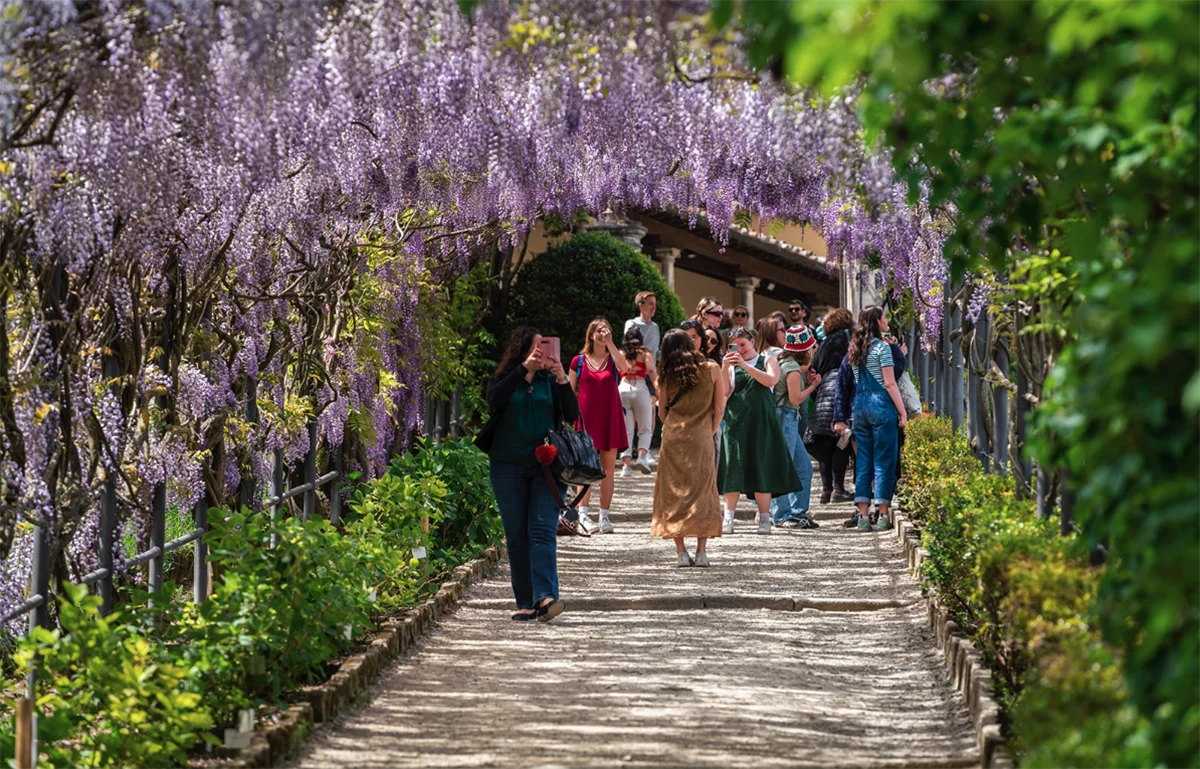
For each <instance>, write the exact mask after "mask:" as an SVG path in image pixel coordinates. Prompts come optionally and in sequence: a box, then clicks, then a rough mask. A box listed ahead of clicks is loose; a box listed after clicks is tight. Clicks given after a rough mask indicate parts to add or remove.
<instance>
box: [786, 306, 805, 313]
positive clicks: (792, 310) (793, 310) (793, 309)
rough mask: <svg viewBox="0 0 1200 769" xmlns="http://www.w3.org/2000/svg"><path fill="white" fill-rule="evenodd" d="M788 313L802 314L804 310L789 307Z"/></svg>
mask: <svg viewBox="0 0 1200 769" xmlns="http://www.w3.org/2000/svg"><path fill="white" fill-rule="evenodd" d="M788 312H792V313H796V312H804V308H803V307H789V308H788Z"/></svg>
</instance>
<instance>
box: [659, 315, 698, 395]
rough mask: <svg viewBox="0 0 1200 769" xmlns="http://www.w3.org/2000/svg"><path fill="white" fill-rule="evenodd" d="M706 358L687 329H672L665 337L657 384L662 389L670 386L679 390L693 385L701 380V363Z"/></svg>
mask: <svg viewBox="0 0 1200 769" xmlns="http://www.w3.org/2000/svg"><path fill="white" fill-rule="evenodd" d="M704 360H705V358H704V355H703V354H702V353H699V352H696V348H695V347H693V346H692V340H691V338H690V337H689V336H688V335H687V332H686V331H680V330H679V329H677V328H673V329H671V330H670V331H668V332H667V335H666V336H664V337H663V341H662V353H661V355H660V362H659V365H658V381H657V383H656V386H657V387H658V389H659V390H660V391H662V390H665V389H666V388H667V387H668V386H670V387H672V388H675V389H676V390H677V391H678V390H681V389H683V388H685V387H691V386H692V385H694V384H696V382H699V381H700V364H702V363H704Z"/></svg>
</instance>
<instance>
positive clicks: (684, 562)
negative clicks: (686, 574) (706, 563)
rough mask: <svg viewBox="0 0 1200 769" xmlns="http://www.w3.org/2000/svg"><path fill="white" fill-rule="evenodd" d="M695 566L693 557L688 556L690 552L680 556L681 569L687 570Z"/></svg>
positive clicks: (684, 552)
mask: <svg viewBox="0 0 1200 769" xmlns="http://www.w3.org/2000/svg"><path fill="white" fill-rule="evenodd" d="M695 565H696V562H695V561H693V560H692V556H690V555H688V551H686V550H684V551H683V552H682V553H680V554H679V567H680V568H686V567H688V566H695Z"/></svg>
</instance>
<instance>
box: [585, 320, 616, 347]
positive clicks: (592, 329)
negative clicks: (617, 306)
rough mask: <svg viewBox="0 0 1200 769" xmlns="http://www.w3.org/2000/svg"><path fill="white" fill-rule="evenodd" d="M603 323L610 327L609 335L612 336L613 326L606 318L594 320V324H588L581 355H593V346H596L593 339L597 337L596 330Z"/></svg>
mask: <svg viewBox="0 0 1200 769" xmlns="http://www.w3.org/2000/svg"><path fill="white" fill-rule="evenodd" d="M601 323H603V324H604V325H606V326H608V333H609V334H612V324H611V323H609V322H608V320H606V319H605V318H593V319H592V322H591V323H589V324H588V330H587V336H585V337H584V338H583V349H582V350H580V351H579V354H580V355H591V354H592V345H593V344H594V342H593V341H592V337H593V336H595V335H596V329H597V328H599V327H600V324H601Z"/></svg>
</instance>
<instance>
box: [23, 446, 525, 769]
mask: <svg viewBox="0 0 1200 769" xmlns="http://www.w3.org/2000/svg"><path fill="white" fill-rule="evenodd" d="M494 511H495V501H494V499H493V497H492V491H491V486H490V483H489V481H488V474H487V460H486V458H484V457H483V455H482V454H481V453H480V452H479V450H478V449H476V448H475V447H474V446H473V445H472V444H471V442H470V441H469V440H467V439H460V440H454V441H448V442H446V443H443V444H440V445H433V444H429V443H426V444H424V445H423V446H422V451H421V452H420V453H419V454H417V455H410V456H406V457H403V458H400V459H398V460H396V461H395V462H393V464H392V467H391V468H390V470H389V472H388V473H387V474H386V475H384V476H383V477H381V478H380V479H378V480H376V481H373V482H371V483H368V484H365V485H364V486H363V487H362V488H360V489H359V490H358V491H357V493H356V494H355V497H354V500H353V502H352V503H351V506H350V511H349V514H348V522H347V524H346V527H345V531H344V532H341V533H339V532H338V531H337V530H336V529H335V528H334V527H333V526H331V525H330V524H329V522H328V521H325V520H311V521H308V522H304V521H301V520H299V519H296V518H284V519H281V520H278V521H271V519H270V517H269V516H267V515H264V514H250V513H248V512H246V511H243V512H239V513H233V514H230V515H228V516H226V515H225V514H224V513H222V512H220V511H218V510H215V509H214V510H212V511H211V512H210V519H209V520H210V522H211V526H212V530H211V531H210V532H209V534H208V535H207V536H206V538H205V540H206V542H207V543H208V545H209V548H210V560H211V562H212V563H213V564H214V566H215V567H216V571H217V572H218V573H219V574H220V577H219V579H217V580H216V581H215V584H214V588H213V593H212V595H211V596H210V598H209V599H208V600H207V601H204V602H203V603H201V604H192V603H190V602H186V601H179V600H174V585H173V584H171V583H169V582H168V583H167V584H166V586H165V587H164V591H163V593H162V594H161V595H157V596H151V595H149V594H148V593H145V592H144V591H130V592H129V593H128V594H127V595H125V596H124V598H125V599H126V600H125V601H124V602H123V603H121V604H119V608H118V609H117V610H116V611H114V612H113V613H111V614H109V615H108V616H107V617H100V616H99V611H98V607H99V599H98V598H94V597H90V596H88V595H87V592H86V590H84V589H81V588H75V587H73V586H67V595H66V596H65V597H64V598H62V599H61V600H60V603H61V608H60V610H59V612H60V613H59V617H60V622H61V627H60V628H58V629H56V630H54V631H50V630H38V631H36V632H35V633H34V634H33V635H32V636H30V637H28V638H25V639H23V641H22V644H21V647H20V651H19V653H18V655H17V657H16V661H17V663H18V669H20V670H24V669H25V666H26V665H27V664H28V663H29V662H30V661H31V660H36V663H37V666H38V669H39V670H40V671H43V672H42V676H43V678H42V680H43V685H42V694H41V698H40V700H39V709H40V712H41V713H42V714H43V715H42V717H41V720H40V728H39V736H40V738H41V751H42V753H43V754H44V755H46V756H48V757H49V759H50V763H51V765H53V766H61V767H68V766H80V765H88V766H133V767H136V766H167V765H183V764H185V763H186V759H187V752H188V751H189V750H191V749H193V748H194V747H195V746H196V745H198V744H199V743H200V742H201V741H202V740H205V739H209V740H215V737H213V736H212V735H211V733H210V732H211V731H212V730H213V729H215V728H217V727H220V726H222V725H228V724H231V723H232V722H233V720H234V718H235V715H236V712H237V711H238V710H239V709H241V708H246V707H253V706H255V705H257V704H260V703H264V702H278V701H280V699H281V697H282V695H283V694H284V693H286V692H287V691H289V690H294V689H296V688H297V687H299V686H301V685H303V684H305V683H310V682H313V681H316V680H321V679H323V678H324V677H325V674H326V672H327V670H326V665H327V664H328V663H329V661H330V660H331V659H334V658H336V657H338V656H340V655H343V654H345V653H347V652H349V651H350V650H351V649H352V648H353V647H354V641H353V640H352V639H353V638H354V637H356V636H359V635H361V632H362V631H363V630H364V629H366V628H369V627H371V624H372V619H373V618H376V617H379V616H380V615H383V614H387V613H390V612H392V611H395V610H398V609H401V608H404V607H407V606H412V605H414V604H415V603H417V602H418V601H419V600H421V599H423V598H424V597H425V596H427V595H429V594H430V593H431V592H432V591H433V590H434V589H435V588H436V585H437V583H438V581H439V580H440V578H441V577H442V576H443V575H444V574H445V573H446V572H447V571H449V570H450V569H451V568H453V567H454V566H456V565H458V564H459V563H461V562H463V561H465V560H467V559H469V558H472V557H474V556H475V555H477V554H478V553H479V552H480V551H481V550H482V549H484V548H486V547H489V546H491V545H493V544H495V543H496V542H497V541H499V539H500V537H501V531H502V530H501V527H500V525H499V519H498V517H497V516H496V515H495V514H494ZM424 519H428V521H429V525H430V528H429V531H428V532H426V531H424V530H423V528H422V521H423V520H424ZM273 542H274V544H272V543H273ZM416 547H426V549H427V550H428V551H429V557H428V558H426V559H423V560H421V561H419V562H418V561H417V560H416V559H414V558H412V551H413V549H414V548H416ZM151 599H153V601H151ZM11 687H12V689H13V690H14V691H15V690H16V689H18V688H20V684H19V682H18V681H16V680H13V681H12V682H11ZM12 715H13V714H12V711H11V709H9V708H8V707H7V705H6V704H5V701H4V699H3V698H0V755H5V753H4V752H2V751H5V750H7V751H9V753H8V755H11V750H12V745H13V726H12V720H13V719H12Z"/></svg>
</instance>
